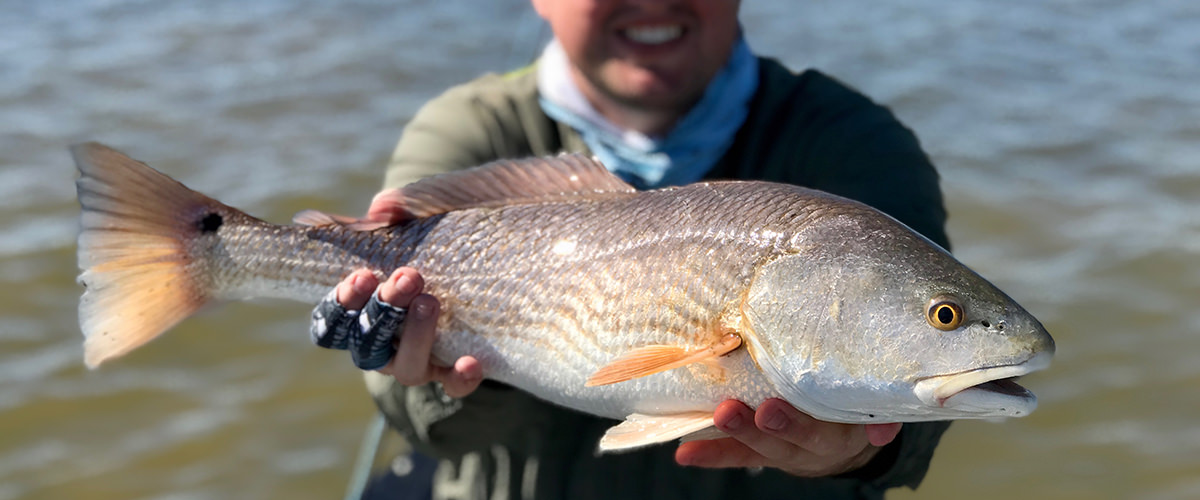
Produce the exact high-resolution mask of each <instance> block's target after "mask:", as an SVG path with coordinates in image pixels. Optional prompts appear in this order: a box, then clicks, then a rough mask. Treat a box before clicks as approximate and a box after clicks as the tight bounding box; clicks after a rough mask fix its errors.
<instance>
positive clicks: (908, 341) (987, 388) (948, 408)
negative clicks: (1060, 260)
mask: <svg viewBox="0 0 1200 500" xmlns="http://www.w3.org/2000/svg"><path fill="white" fill-rule="evenodd" d="M850 208H851V209H853V210H846V211H845V213H841V214H836V213H835V214H833V215H831V216H829V217H827V218H826V219H825V220H818V221H812V222H810V223H809V224H808V225H806V227H805V228H804V229H802V230H801V231H798V232H797V234H796V236H795V237H793V238H792V247H791V250H790V251H789V252H785V253H783V254H781V255H777V256H775V257H774V258H772V259H770V260H769V261H768V262H765V263H763V264H762V265H761V266H760V267H759V268H758V272H757V274H756V276H755V279H754V282H753V284H752V286H751V287H750V290H749V292H748V294H747V296H746V299H745V302H744V307H743V313H744V315H745V318H746V319H747V324H748V330H749V334H748V335H746V337H747V343H748V345H749V349H750V351H751V354H752V355H753V356H754V358H755V361H756V362H757V363H758V365H759V367H760V368H762V369H763V371H764V372H766V373H767V375H768V378H770V379H771V380H772V383H773V384H775V387H776V389H777V390H778V391H779V392H780V394H781V395H783V396H784V398H785V399H787V400H789V401H790V402H792V403H793V404H794V405H796V406H797V408H799V409H801V410H803V411H806V412H808V413H810V414H812V415H813V416H815V417H817V418H821V419H824V420H830V421H841V422H906V421H927V420H943V419H957V418H997V417H1010V416H1023V415H1026V414H1028V413H1029V412H1031V411H1032V410H1033V409H1034V408H1035V407H1036V404H1037V398H1036V397H1035V396H1034V395H1033V394H1032V393H1031V392H1029V391H1028V390H1026V389H1025V388H1023V387H1021V386H1020V385H1017V384H1016V383H1015V382H1014V379H1015V378H1016V377H1019V376H1021V375H1024V374H1026V373H1029V372H1032V371H1035V370H1040V369H1042V368H1045V367H1046V366H1048V364H1049V361H1050V358H1051V357H1052V356H1053V353H1054V350H1055V346H1054V340H1053V339H1052V338H1051V337H1050V334H1049V333H1048V332H1047V331H1046V329H1045V328H1043V326H1042V325H1041V323H1040V322H1038V320H1037V319H1036V318H1034V317H1033V316H1032V315H1031V314H1030V313H1029V312H1027V311H1026V310H1025V309H1024V308H1022V307H1021V306H1020V305H1018V304H1017V303H1016V302H1015V301H1013V300H1012V299H1011V298H1009V296H1007V295H1005V294H1004V293H1003V292H1001V291H1000V290H999V289H998V288H996V287H995V286H994V285H992V284H991V283H989V282H988V281H987V280H985V279H984V278H982V277H981V276H979V275H978V274H976V273H975V272H973V271H971V270H970V269H968V268H967V267H966V266H965V265H963V264H961V263H960V262H958V261H957V260H956V259H955V258H954V257H952V256H951V255H950V254H949V253H948V252H946V251H944V250H943V249H941V248H940V247H938V246H937V245H936V244H934V243H932V242H930V241H929V240H927V239H925V238H924V237H922V236H920V235H918V234H917V233H915V232H913V231H912V230H910V229H908V228H907V227H905V226H904V225H902V224H900V223H899V222H896V221H895V220H893V219H891V218H889V217H887V216H886V215H883V214H882V213H878V212H876V211H874V210H873V209H869V208H867V207H865V206H857V205H851V206H850Z"/></svg>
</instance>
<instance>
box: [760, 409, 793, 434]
mask: <svg viewBox="0 0 1200 500" xmlns="http://www.w3.org/2000/svg"><path fill="white" fill-rule="evenodd" d="M766 411H767V417H766V418H765V419H763V427H766V428H767V430H769V431H774V432H781V431H783V429H785V428H786V427H787V425H788V418H787V415H784V414H783V412H781V411H778V410H766Z"/></svg>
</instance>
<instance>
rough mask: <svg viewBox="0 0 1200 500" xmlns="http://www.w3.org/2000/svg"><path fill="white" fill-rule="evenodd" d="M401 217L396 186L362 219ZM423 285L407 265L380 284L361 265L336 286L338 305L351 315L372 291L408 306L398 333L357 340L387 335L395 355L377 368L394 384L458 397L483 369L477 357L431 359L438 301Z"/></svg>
mask: <svg viewBox="0 0 1200 500" xmlns="http://www.w3.org/2000/svg"><path fill="white" fill-rule="evenodd" d="M406 217H409V215H408V213H407V211H406V210H405V208H404V203H403V196H402V195H401V192H400V190H398V189H389V190H386V191H383V192H380V193H379V194H377V195H375V198H374V199H373V200H371V207H370V208H368V209H367V217H366V219H364V220H365V221H370V222H380V223H385V224H395V223H397V222H400V221H403V220H404V219H405V218H406ZM424 289H425V280H424V279H423V278H421V275H420V273H418V272H417V271H416V270H415V269H413V268H410V267H402V268H400V269H397V270H395V271H394V272H393V273H392V275H391V276H389V277H388V279H387V281H385V282H383V283H379V280H378V279H377V278H376V277H375V275H374V274H372V273H371V272H370V271H368V270H366V269H360V270H358V271H355V272H353V273H351V274H350V275H349V276H347V277H346V278H345V279H343V280H342V282H341V283H339V284H338V285H337V288H336V292H335V296H336V300H337V304H338V305H340V306H341V307H342V308H344V309H345V310H346V311H353V313H352V314H356V315H357V314H358V312H357V311H361V310H362V309H363V307H366V305H367V302H368V301H370V299H371V294H377V295H376V297H377V298H378V300H379V302H382V303H384V304H389V305H391V306H393V307H398V308H401V309H405V310H407V312H406V314H404V316H403V322H402V323H401V324H400V326H398V327H397V328H398V329H399V331H374V330H377V329H372V331H371V335H372V336H373V337H374V338H363V339H361V342H360V343H361V344H370V343H372V342H374V341H375V340H376V339H377V338H384V339H386V338H389V337H390V338H392V345H393V346H394V347H395V350H396V354H395V355H394V356H392V358H391V359H390V360H388V362H387V365H385V366H384V367H382V368H380V369H379V370H378V371H379V372H380V373H385V374H387V375H391V376H393V377H395V378H396V381H397V382H399V383H401V384H404V385H407V386H415V385H422V384H426V383H429V382H432V381H438V382H441V383H442V386H443V388H444V390H445V391H446V394H447V395H449V396H450V397H456V398H461V397H463V396H466V395H467V394H470V393H471V392H474V391H475V389H476V388H477V387H479V383H480V382H482V381H483V369H482V367H480V365H479V361H478V360H476V359H475V358H473V357H471V356H463V357H461V358H458V359H457V360H455V361H454V364H453V365H452V366H441V365H439V364H436V363H435V360H434V359H433V358H432V357H431V354H432V351H433V341H434V338H435V337H436V335H437V318H438V311H439V307H440V305H439V304H438V300H437V299H436V298H434V297H433V296H432V295H429V294H426V293H422V292H423V290H424ZM334 322H336V321H334ZM384 336H387V337H384ZM385 345H386V344H385ZM356 362H357V361H356ZM374 366H378V365H374Z"/></svg>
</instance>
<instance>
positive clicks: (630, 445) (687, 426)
mask: <svg viewBox="0 0 1200 500" xmlns="http://www.w3.org/2000/svg"><path fill="white" fill-rule="evenodd" d="M712 426H713V415H712V413H711V412H702V411H697V412H687V413H677V414H674V415H644V414H641V413H634V414H632V415H630V416H628V417H626V418H625V421H624V422H621V423H620V424H617V425H615V426H613V427H612V428H611V429H609V430H608V432H606V433H604V437H602V438H600V452H601V453H605V452H610V451H622V450H631V449H634V448H640V447H643V446H650V445H653V444H658V443H665V442H667V441H671V440H673V439H679V438H681V437H684V436H688V435H692V434H695V433H698V432H701V431H703V430H704V429H707V428H710V427H712Z"/></svg>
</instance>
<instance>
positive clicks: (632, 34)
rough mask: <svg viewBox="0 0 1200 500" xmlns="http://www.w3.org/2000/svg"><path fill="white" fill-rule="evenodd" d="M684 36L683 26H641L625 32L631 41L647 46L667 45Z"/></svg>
mask: <svg viewBox="0 0 1200 500" xmlns="http://www.w3.org/2000/svg"><path fill="white" fill-rule="evenodd" d="M682 34H683V26H679V25H670V26H639V27H636V28H627V29H626V30H625V36H627V37H629V39H630V40H633V41H635V42H637V43H644V44H647V45H658V44H660V43H666V42H669V41H671V40H674V39H676V38H679V36H680V35H682Z"/></svg>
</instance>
